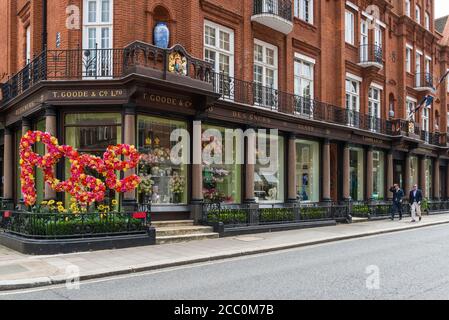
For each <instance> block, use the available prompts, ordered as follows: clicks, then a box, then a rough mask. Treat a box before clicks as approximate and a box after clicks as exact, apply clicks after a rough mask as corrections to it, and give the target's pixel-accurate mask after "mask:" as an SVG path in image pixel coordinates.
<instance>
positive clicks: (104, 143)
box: [64, 113, 122, 204]
mask: <svg viewBox="0 0 449 320" xmlns="http://www.w3.org/2000/svg"><path fill="white" fill-rule="evenodd" d="M121 119H122V115H121V114H119V113H73V114H66V115H65V122H64V127H65V129H64V130H65V132H64V140H65V141H64V142H65V144H67V145H70V146H72V147H74V148H75V149H77V150H78V151H79V152H80V153H87V154H91V155H94V156H98V157H103V154H104V152H105V151H106V149H107V147H108V146H110V145H116V144H119V143H122V127H121ZM85 171H86V174H88V175H91V176H94V177H97V178H100V179H103V177H102V176H100V175H99V174H98V172H96V171H95V170H91V169H89V168H86V170H85ZM117 174H119V173H117ZM65 176H66V178H67V177H69V176H70V162H69V161H68V160H66V161H65ZM106 197H107V198H109V199H110V200H112V199H113V198H116V199H117V200H118V197H119V195H118V194H116V193H115V192H114V191H113V190H109V193H108V194H107V195H106ZM107 200H108V199H106V201H107ZM65 201H66V204H67V203H70V195H69V194H66V197H65Z"/></svg>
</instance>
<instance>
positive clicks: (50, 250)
mask: <svg viewBox="0 0 449 320" xmlns="http://www.w3.org/2000/svg"><path fill="white" fill-rule="evenodd" d="M154 244H156V230H155V229H154V228H153V227H149V228H148V230H147V231H146V232H142V233H138V234H129V235H110V236H92V237H86V238H72V239H70V238H65V239H33V238H27V237H24V236H20V235H16V234H12V233H8V232H1V233H0V245H3V246H5V247H8V248H10V249H13V250H16V251H18V252H20V253H23V254H29V255H48V254H59V253H73V252H82V251H95V250H107V249H120V248H129V247H137V246H147V245H154Z"/></svg>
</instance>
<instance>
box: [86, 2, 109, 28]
mask: <svg viewBox="0 0 449 320" xmlns="http://www.w3.org/2000/svg"><path fill="white" fill-rule="evenodd" d="M112 2H113V0H84V25H87V24H94V25H95V24H110V23H112Z"/></svg>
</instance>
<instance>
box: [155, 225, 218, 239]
mask: <svg viewBox="0 0 449 320" xmlns="http://www.w3.org/2000/svg"><path fill="white" fill-rule="evenodd" d="M213 230H214V229H213V228H212V227H207V226H181V227H157V228H156V237H164V236H178V235H186V234H201V233H212V232H213Z"/></svg>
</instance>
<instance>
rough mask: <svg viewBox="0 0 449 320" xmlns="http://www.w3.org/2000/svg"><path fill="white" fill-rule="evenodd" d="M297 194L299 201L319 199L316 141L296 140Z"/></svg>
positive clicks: (318, 150)
mask: <svg viewBox="0 0 449 320" xmlns="http://www.w3.org/2000/svg"><path fill="white" fill-rule="evenodd" d="M296 181H297V194H298V195H299V196H300V199H301V201H313V202H318V201H320V194H319V193H320V146H319V143H318V142H315V141H307V140H296Z"/></svg>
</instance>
